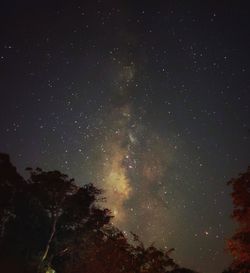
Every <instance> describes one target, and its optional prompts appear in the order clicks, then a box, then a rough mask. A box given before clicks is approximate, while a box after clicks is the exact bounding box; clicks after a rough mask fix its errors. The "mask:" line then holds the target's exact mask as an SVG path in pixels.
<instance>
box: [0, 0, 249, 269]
mask: <svg viewBox="0 0 250 273" xmlns="http://www.w3.org/2000/svg"><path fill="white" fill-rule="evenodd" d="M4 2H5V3H4ZM146 2H147V3H146ZM205 2H210V4H208V3H205ZM247 2H248V1H237V2H236V1H218V3H216V2H215V1H214V2H213V1H184V0H183V1H167V0H166V1H125V0H124V1H101V0H100V1H89V2H87V1H50V2H47V1H16V2H15V1H12V2H11V1H9V3H8V4H7V1H3V2H2V3H1V7H0V21H1V22H0V29H1V30H0V31H1V36H0V71H1V74H0V92H1V97H0V122H1V127H0V150H1V152H5V153H9V154H10V156H11V159H12V162H13V163H14V164H15V165H16V166H17V168H18V170H19V172H21V173H22V174H25V171H24V169H25V167H27V166H31V167H36V166H40V167H41V168H43V169H45V170H53V169H58V170H60V171H62V172H65V173H67V174H68V175H69V176H70V177H74V178H75V179H76V181H77V183H78V184H79V185H83V184H85V183H89V182H93V183H94V184H95V185H97V186H98V187H100V188H103V189H104V190H105V195H106V196H107V202H106V204H104V205H105V206H107V207H109V208H110V209H111V211H112V213H113V214H114V215H115V217H114V219H113V222H114V224H115V225H117V226H118V227H119V228H121V229H122V230H124V232H125V233H129V231H133V232H134V233H136V234H138V235H139V236H140V238H141V239H142V241H143V242H144V243H145V244H147V245H148V244H150V243H152V242H154V243H155V245H156V246H159V247H162V248H165V247H166V248H171V247H174V248H175V254H174V257H175V259H176V261H177V262H178V263H180V264H181V265H183V266H186V267H190V268H193V269H195V270H200V271H201V272H203V273H219V272H221V271H222V269H224V268H226V267H227V266H228V265H229V264H230V257H229V255H228V254H226V252H225V239H226V238H229V237H230V235H231V234H232V231H233V230H234V224H233V222H232V220H231V219H230V214H231V211H232V204H231V198H230V191H231V189H230V188H229V187H228V186H227V185H226V182H227V181H228V180H229V179H230V178H231V177H235V176H237V174H238V173H239V172H243V171H245V170H246V169H247V166H248V164H249V163H250V155H249V151H250V114H249V111H250V109H249V107H250V57H249V49H250V8H249V7H248V6H247Z"/></svg>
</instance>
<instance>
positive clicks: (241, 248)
mask: <svg viewBox="0 0 250 273" xmlns="http://www.w3.org/2000/svg"><path fill="white" fill-rule="evenodd" d="M228 184H229V185H231V186H232V188H233V192H232V200H233V205H234V209H233V214H232V217H233V219H234V220H235V221H236V222H237V223H238V228H237V230H236V232H235V234H234V235H233V236H232V238H231V239H230V240H228V249H229V251H230V252H231V254H232V255H233V258H234V260H233V264H232V266H231V269H230V270H232V272H240V273H249V272H250V167H248V170H247V171H246V172H245V173H242V174H240V175H239V177H238V178H234V179H232V180H230V181H229V182H228ZM230 270H229V272H230Z"/></svg>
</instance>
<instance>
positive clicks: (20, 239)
mask: <svg viewBox="0 0 250 273" xmlns="http://www.w3.org/2000/svg"><path fill="white" fill-rule="evenodd" d="M27 171H28V172H29V178H28V179H24V178H23V177H21V176H20V175H19V174H18V173H17V171H16V168H15V167H14V166H13V165H12V164H11V162H10V160H9V156H8V155H6V154H0V272H8V273H21V272H23V273H35V272H38V273H45V272H47V273H52V272H58V273H59V272H60V273H122V272H124V273H140V272H144V273H163V272H164V273H165V272H172V273H192V272H194V271H192V270H189V269H185V268H181V267H180V266H178V265H177V264H176V263H175V261H174V260H173V259H172V258H171V257H170V253H171V252H172V250H169V251H165V252H164V251H162V250H160V249H158V248H156V247H154V246H150V247H145V246H144V245H143V243H142V242H141V241H140V240H139V238H138V237H137V236H136V235H133V237H134V241H133V242H132V243H129V242H128V240H127V239H126V237H125V236H124V234H123V233H122V232H121V231H120V230H118V229H117V228H115V227H114V226H113V225H112V224H111V223H110V220H111V218H112V215H111V213H110V211H109V210H108V209H104V208H101V207H100V206H99V204H98V203H99V201H103V196H102V191H101V190H100V189H97V188H96V187H95V186H94V185H92V184H88V185H85V186H83V187H79V186H77V185H76V184H75V183H74V180H73V179H69V178H68V176H67V175H65V174H62V173H60V172H59V171H49V172H46V171H43V170H42V169H39V168H37V169H35V170H33V169H31V168H27Z"/></svg>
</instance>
